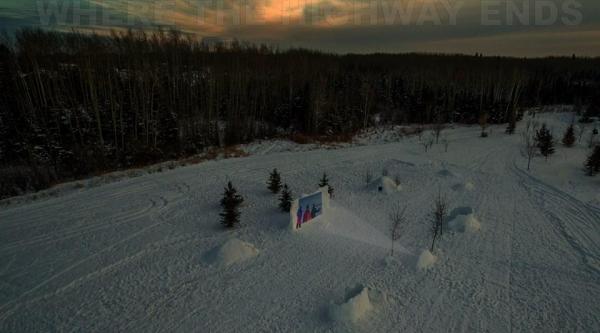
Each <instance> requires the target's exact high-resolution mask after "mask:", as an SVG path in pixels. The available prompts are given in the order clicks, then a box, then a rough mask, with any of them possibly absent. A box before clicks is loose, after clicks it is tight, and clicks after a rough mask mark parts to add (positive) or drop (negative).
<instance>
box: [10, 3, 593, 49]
mask: <svg viewBox="0 0 600 333" xmlns="http://www.w3.org/2000/svg"><path fill="white" fill-rule="evenodd" d="M77 13H79V15H78V14H77ZM90 16H93V17H94V18H93V19H92V20H90V19H89V18H90ZM21 27H43V28H48V29H58V30H71V29H72V28H77V29H82V30H89V31H96V32H106V31H109V30H111V29H127V28H136V29H138V28H142V29H154V28H156V27H164V28H175V29H178V30H182V31H185V32H188V33H192V34H196V35H198V36H200V37H214V38H223V39H232V38H237V39H240V40H247V41H252V42H266V43H270V44H277V45H280V46H282V47H290V46H294V47H308V48H313V49H320V50H325V51H333V52H340V53H345V52H354V53H370V52H442V53H467V54H472V53H475V52H480V53H484V54H488V55H511V56H546V55H570V54H578V55H587V56H600V1H598V0H282V1H279V0H277V1H276V0H241V1H240V0H2V1H1V2H0V29H2V30H8V31H14V30H16V29H18V28H21Z"/></svg>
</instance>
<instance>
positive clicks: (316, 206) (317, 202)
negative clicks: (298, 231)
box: [296, 192, 323, 228]
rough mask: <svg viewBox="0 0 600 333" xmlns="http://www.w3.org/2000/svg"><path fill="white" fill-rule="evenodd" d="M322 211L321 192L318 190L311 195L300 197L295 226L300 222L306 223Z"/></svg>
mask: <svg viewBox="0 0 600 333" xmlns="http://www.w3.org/2000/svg"><path fill="white" fill-rule="evenodd" d="M322 212H323V193H321V192H318V193H315V194H313V195H310V196H307V197H304V198H301V199H300V201H299V204H298V211H297V212H296V228H300V227H301V226H302V224H304V223H308V222H310V221H311V220H313V219H315V218H317V217H318V216H319V215H321V214H322Z"/></svg>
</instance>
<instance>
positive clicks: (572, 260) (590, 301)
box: [0, 113, 600, 332]
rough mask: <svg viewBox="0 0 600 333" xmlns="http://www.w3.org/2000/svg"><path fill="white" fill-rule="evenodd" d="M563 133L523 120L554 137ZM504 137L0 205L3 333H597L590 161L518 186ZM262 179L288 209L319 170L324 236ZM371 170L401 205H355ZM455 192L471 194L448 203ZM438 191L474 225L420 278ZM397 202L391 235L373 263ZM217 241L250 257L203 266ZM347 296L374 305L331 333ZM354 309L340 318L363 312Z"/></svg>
mask: <svg viewBox="0 0 600 333" xmlns="http://www.w3.org/2000/svg"><path fill="white" fill-rule="evenodd" d="M569 119H570V116H569V115H568V114H565V113H542V114H538V115H537V116H536V120H538V121H545V122H547V123H548V124H549V126H551V128H552V129H553V130H554V131H555V137H556V138H557V139H559V138H560V137H561V136H562V132H563V131H564V129H565V128H566V126H568V123H569ZM504 128H505V126H504V125H502V126H492V128H491V129H490V132H491V133H492V134H491V135H490V137H488V138H485V139H482V138H480V137H479V132H480V130H479V127H478V126H472V127H470V126H463V127H460V126H456V127H455V128H454V129H448V130H444V133H443V134H444V135H445V137H447V138H448V139H449V140H450V141H451V144H450V146H449V150H448V152H444V147H443V145H441V144H439V145H434V146H433V147H432V148H431V149H430V150H429V151H428V152H424V150H423V147H422V146H421V145H420V144H419V142H418V138H416V137H401V136H396V135H385V133H384V132H381V134H376V135H375V134H374V135H373V136H372V137H369V136H365V137H363V138H362V139H361V143H360V145H348V146H343V147H341V148H339V149H327V148H322V147H318V146H317V147H311V148H310V150H307V151H301V150H302V149H304V148H306V147H303V148H302V149H295V148H294V145H287V146H286V147H285V148H284V149H275V148H277V147H273V148H272V149H271V150H269V148H268V147H269V146H268V142H263V143H262V144H257V145H256V146H255V149H254V152H256V154H255V155H251V156H249V157H243V158H233V159H225V160H218V161H209V162H204V163H201V164H197V165H192V166H187V167H181V168H176V169H174V170H168V169H167V170H163V172H162V173H152V174H148V173H142V174H139V175H138V177H135V178H127V177H125V178H123V179H121V180H120V181H117V182H112V183H108V184H103V185H102V184H98V185H97V186H87V183H86V182H83V185H84V186H82V187H78V188H77V189H76V190H73V191H65V192H61V191H59V192H57V193H55V195H52V196H48V197H42V198H41V199H38V200H35V201H32V202H29V201H20V200H12V201H11V202H12V203H8V204H6V205H4V206H2V207H1V208H0V332H48V331H83V332H90V331H92V332H148V331H152V332H290V331H291V332H331V331H334V332H348V331H354V332H459V331H460V332H512V331H523V332H598V331H600V316H598V314H599V313H600V302H598V299H600V283H599V281H600V223H599V221H600V202H599V198H598V189H599V188H600V177H595V178H590V177H587V176H585V175H584V174H583V171H582V164H583V161H584V159H585V156H586V155H587V153H588V149H587V148H586V145H585V143H584V142H582V143H578V144H577V146H576V147H573V148H565V147H562V146H561V145H560V144H557V147H556V150H557V152H556V154H555V156H553V157H552V158H551V159H550V160H549V161H547V162H546V161H544V159H542V158H539V157H536V159H535V160H534V161H533V163H532V170H531V171H527V169H526V166H527V161H526V159H525V158H524V157H523V156H522V155H521V151H520V149H521V132H522V131H523V128H524V122H520V123H519V124H518V128H517V133H516V134H515V135H512V136H509V135H506V134H504ZM589 130H590V129H589V127H588V131H589ZM374 133H378V132H374ZM425 135H427V133H426V134H425ZM380 138H386V139H385V140H380ZM584 141H585V140H584ZM281 146H282V147H283V146H285V145H284V144H282V145H281ZM261 147H267V148H266V149H262V148H261ZM271 147H272V146H271ZM288 148H289V149H288ZM279 150H281V151H279ZM286 150H287V151H286ZM273 168H277V169H278V170H280V172H281V173H282V178H283V181H284V182H286V183H288V184H289V185H290V187H291V189H292V190H293V192H294V193H296V194H299V193H312V192H314V191H315V190H317V188H316V186H317V184H318V182H319V179H320V177H321V176H322V174H323V172H327V174H328V176H329V178H330V183H331V184H332V186H333V187H334V188H335V195H334V198H333V200H332V202H331V206H332V213H331V214H330V216H328V218H327V219H326V221H322V222H323V223H314V224H312V225H310V227H308V228H302V229H301V230H299V231H297V232H291V231H290V228H289V214H285V213H281V212H280V211H279V209H278V208H277V203H278V200H277V197H276V196H274V195H272V194H270V193H269V192H268V191H267V189H266V188H265V187H266V185H265V182H266V180H267V178H268V174H269V172H270V171H271V170H272V169H273ZM384 169H385V170H387V171H388V172H389V175H391V176H392V178H395V177H398V178H399V179H401V180H402V187H403V190H402V191H399V192H397V193H395V194H394V195H386V196H382V195H377V193H374V192H372V191H367V190H365V183H364V170H384ZM441 171H443V172H441ZM440 172H441V173H440ZM228 180H231V181H232V182H233V183H234V185H235V186H236V187H237V188H238V190H239V191H240V193H241V194H242V195H244V197H245V199H246V201H245V204H244V206H243V207H242V209H241V211H242V220H241V225H240V227H239V228H237V229H234V230H224V229H223V228H222V226H221V225H220V224H219V213H220V206H219V200H220V197H221V195H222V191H223V187H224V186H225V184H226V182H227V181H228ZM467 182H472V183H473V184H475V186H474V187H473V189H472V190H454V189H453V186H455V185H456V184H466V183H467ZM439 190H442V191H443V192H444V193H446V194H447V195H448V197H449V199H450V201H449V205H450V206H449V208H450V211H452V210H453V209H457V210H456V212H455V213H456V214H455V216H458V215H461V214H459V213H462V215H468V213H467V214H465V212H468V211H470V210H472V211H473V212H476V216H477V218H478V219H480V220H481V221H482V222H483V223H484V225H483V227H482V228H481V229H480V230H479V231H478V232H475V233H468V232H465V233H452V232H448V233H446V232H444V234H443V237H442V238H441V239H440V240H439V241H437V242H436V244H435V247H436V249H435V250H434V253H435V254H436V255H437V256H438V259H437V261H436V263H435V265H433V266H431V267H430V268H428V269H423V270H421V269H417V268H416V267H417V262H418V260H419V257H420V255H421V252H422V250H423V249H425V248H428V247H429V246H430V244H431V239H430V235H429V230H428V227H429V214H430V213H431V209H432V201H433V199H434V197H435V195H436V194H437V193H438V191H439ZM399 203H400V204H405V205H406V206H407V209H406V223H404V224H403V225H402V226H401V228H400V231H401V232H400V238H399V239H398V240H397V241H396V243H395V245H394V257H393V260H391V259H388V260H386V259H385V258H386V257H388V256H389V254H390V245H391V239H390V228H391V222H390V220H389V214H390V212H391V210H392V209H393V207H396V206H397V205H398V204H399ZM458 208H461V209H458ZM462 208H468V209H462ZM469 209H470V210H469ZM232 239H237V240H243V241H244V242H246V243H248V244H252V245H253V247H254V248H256V249H260V253H258V255H256V256H253V257H252V258H251V259H250V258H248V259H247V260H241V261H236V262H235V264H230V265H221V264H218V265H215V264H213V261H210V260H209V261H207V260H206V259H207V258H214V257H210V255H208V253H210V251H211V250H214V249H219V250H224V248H229V246H223V245H224V244H228V242H230V241H231V240H232ZM235 243H237V241H235ZM234 245H235V246H231V247H232V248H234V249H239V248H240V246H239V245H240V244H239V243H237V244H234ZM241 248H243V249H247V247H246V245H243V246H241ZM250 249H252V247H250ZM224 252H227V253H230V252H229V250H227V251H224ZM241 252H242V253H246V252H245V250H244V251H241ZM215 253H217V252H213V253H210V254H211V255H214V254H215ZM232 253H234V254H235V255H233V256H232V257H235V258H239V257H240V256H238V254H239V252H238V251H237V250H234V251H232ZM250 253H255V252H254V251H253V250H250ZM440 253H443V254H440ZM207 256H208V257H207ZM223 256H224V257H229V255H223ZM241 257H244V258H246V257H247V255H242V256H241ZM396 262H397V264H396ZM392 263H393V264H392ZM357 283H359V284H361V285H363V286H369V287H368V288H375V289H376V290H378V291H380V292H381V294H382V295H385V301H381V302H375V301H374V297H373V293H371V292H369V293H368V295H367V297H368V300H369V301H370V304H371V306H372V308H371V310H370V311H367V312H366V314H364V313H365V312H362V310H361V311H358V310H357V311H354V310H353V311H347V312H346V313H350V314H354V315H357V314H361V313H363V314H364V315H360V316H354V315H350V316H349V317H350V318H353V317H361V319H360V320H357V321H355V322H354V323H352V326H351V328H348V327H344V326H343V325H342V326H340V325H338V322H336V321H332V320H330V317H329V314H330V312H329V311H330V306H331V302H332V300H339V299H340V297H341V295H346V293H345V287H346V286H352V285H356V284H357ZM368 288H367V287H365V289H368ZM369 290H371V289H369ZM360 295H361V296H360V298H358V299H356V301H352V302H350V303H352V304H355V303H354V302H356V304H357V305H358V304H363V301H364V300H365V299H364V297H365V296H363V295H362V293H361V294H360ZM351 299H352V298H351ZM345 303H348V302H346V301H345V300H344V301H341V302H338V305H341V304H345ZM350 303H348V304H350ZM352 308H353V309H354V306H353V307H352ZM364 308H365V307H363V306H362V305H361V306H357V307H356V309H364ZM367 308H368V307H367ZM350 321H352V320H350Z"/></svg>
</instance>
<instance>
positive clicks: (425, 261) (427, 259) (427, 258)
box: [417, 250, 437, 270]
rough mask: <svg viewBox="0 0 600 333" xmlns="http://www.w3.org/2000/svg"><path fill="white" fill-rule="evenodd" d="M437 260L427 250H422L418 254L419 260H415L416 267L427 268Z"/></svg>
mask: <svg viewBox="0 0 600 333" xmlns="http://www.w3.org/2000/svg"><path fill="white" fill-rule="evenodd" d="M436 261H437V257H436V256H434V255H433V253H431V252H430V251H429V250H424V251H423V252H422V253H421V255H420V256H419V260H417V268H418V269H421V270H423V269H428V268H430V267H432V266H433V264H435V262H436Z"/></svg>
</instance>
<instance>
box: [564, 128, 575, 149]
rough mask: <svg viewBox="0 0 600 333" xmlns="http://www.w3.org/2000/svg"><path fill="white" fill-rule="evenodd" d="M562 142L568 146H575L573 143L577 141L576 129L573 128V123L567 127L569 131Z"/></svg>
mask: <svg viewBox="0 0 600 333" xmlns="http://www.w3.org/2000/svg"><path fill="white" fill-rule="evenodd" d="M562 143H563V145H565V146H566V147H573V144H574V143H575V129H574V128H573V124H571V125H569V127H568V128H567V131H566V132H565V135H564V136H563V139H562Z"/></svg>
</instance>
